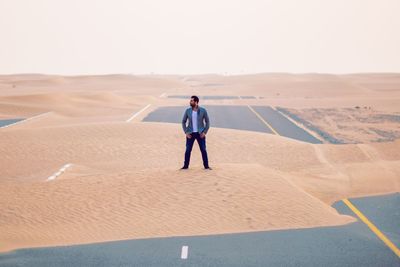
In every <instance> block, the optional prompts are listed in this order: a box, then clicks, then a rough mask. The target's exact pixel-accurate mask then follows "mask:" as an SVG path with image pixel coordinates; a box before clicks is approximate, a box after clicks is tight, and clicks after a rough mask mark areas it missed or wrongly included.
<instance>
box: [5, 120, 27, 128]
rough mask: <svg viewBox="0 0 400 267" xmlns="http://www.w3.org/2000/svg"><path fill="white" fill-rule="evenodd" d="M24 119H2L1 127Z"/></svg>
mask: <svg viewBox="0 0 400 267" xmlns="http://www.w3.org/2000/svg"><path fill="white" fill-rule="evenodd" d="M22 120H24V119H7V120H0V128H1V127H4V126H6V125H9V124H13V123H16V122H19V121H22Z"/></svg>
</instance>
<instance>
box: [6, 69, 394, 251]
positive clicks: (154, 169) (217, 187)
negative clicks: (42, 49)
mask: <svg viewBox="0 0 400 267" xmlns="http://www.w3.org/2000/svg"><path fill="white" fill-rule="evenodd" d="M378 78H379V79H383V78H382V77H381V76H379V77H378ZM35 79H37V80H38V81H40V83H39V82H38V83H34V82H32V81H33V80H35ZM52 79H55V80H54V81H53V80H52ZM349 79H351V82H350V81H349ZM355 79H360V78H359V77H358V76H356V77H355V78H354V77H350V76H349V77H344V76H340V77H338V76H335V75H317V74H307V75H289V74H258V75H248V76H232V77H224V76H218V75H200V76H154V77H152V76H144V77H139V76H130V75H106V76H79V77H58V76H56V77H53V76H45V75H43V76H40V75H38V76H37V75H25V76H21V77H18V76H1V77H0V86H1V88H4V91H1V93H0V118H14V117H21V116H22V117H30V116H33V115H35V114H38V113H41V112H47V111H50V113H48V114H46V115H45V116H42V117H40V118H38V119H32V120H30V121H27V122H24V123H20V124H18V125H15V126H11V127H8V128H4V129H0V144H1V145H0V154H1V155H2V157H0V166H2V167H1V169H0V207H1V209H2V212H1V214H0V250H1V251H6V250H11V249H15V248H20V247H35V246H49V245H64V244H77V243H90V242H100V241H106V240H119V239H129V238H142V237H155V236H182V235H204V234H216V233H231V232H247V231H261V230H273V229H288V228H308V227H317V226H331V225H341V224H345V223H349V222H352V221H354V218H351V217H347V216H341V215H339V214H338V213H337V212H336V211H335V210H334V209H333V208H331V207H330V205H331V204H332V203H333V202H334V201H337V200H340V199H342V198H345V197H354V196H362V195H374V194H384V193H390V192H396V191H397V192H398V191H399V190H400V178H399V177H400V167H399V166H400V152H399V151H400V140H397V141H392V142H380V143H363V144H345V145H330V144H322V145H312V144H308V143H303V142H299V141H296V140H292V139H287V138H285V137H281V136H275V135H268V134H263V133H257V132H248V131H240V130H230V129H218V128H211V130H210V132H209V134H208V136H207V146H208V151H209V158H210V162H211V164H212V166H213V167H214V170H213V171H211V172H208V171H204V170H203V169H202V166H201V156H200V153H199V151H198V149H197V146H195V148H194V150H193V153H192V163H191V169H189V170H188V171H179V170H178V169H179V168H180V167H181V165H182V162H183V153H184V149H185V146H184V136H183V134H182V130H181V126H180V125H179V124H168V123H149V122H146V123H144V122H141V118H142V117H143V116H144V115H145V114H146V112H150V111H151V109H154V108H156V107H157V106H168V105H182V108H184V106H185V105H187V100H186V99H170V98H160V97H159V96H160V95H161V94H163V93H167V94H184V95H191V94H200V93H201V95H225V94H228V95H255V96H263V97H264V98H257V99H256V100H229V101H226V102H223V103H222V104H239V105H247V104H248V103H256V104H258V105H276V104H279V105H280V106H285V107H289V108H301V107H310V106H311V107H313V106H312V105H313V104H315V105H317V106H325V107H330V108H343V106H340V105H339V104H342V105H353V104H354V103H355V102H356V101H359V100H360V97H361V98H363V99H366V100H368V101H370V103H373V104H374V106H375V108H376V107H380V106H382V107H383V106H385V112H393V113H395V112H398V110H397V107H396V106H395V105H394V104H389V105H387V103H392V102H393V99H395V100H396V98H393V95H395V96H396V97H397V98H398V92H394V91H393V90H384V93H382V94H381V95H380V97H379V98H375V95H374V94H375V93H373V94H372V95H371V96H368V95H366V93H368V92H371V91H375V89H371V88H365V86H364V85H363V86H361V87H360V86H359V80H355ZM363 79H364V80H365V79H367V78H363ZM375 79H377V78H375ZM392 79H394V78H392ZM50 80H51V81H50ZM353 80H354V81H353ZM367 80H368V81H367V82H368V83H372V82H373V81H374V78H373V77H372V78H371V77H370V78H368V79H367ZM18 81H20V82H19V83H16V84H17V87H16V88H11V87H10V84H12V83H14V82H18ZM22 81H25V82H22ZM363 82H364V83H366V82H365V81H363ZM353 83H354V84H353ZM5 86H6V87H5ZM338 88H339V89H338ZM2 90H3V89H2ZM277 93H279V95H277ZM311 94H313V97H314V98H309V96H310V95H311ZM251 101H252V102H251ZM204 102H206V103H211V104H212V103H218V104H221V101H216V100H210V101H204ZM204 102H201V103H200V104H203V103H204ZM343 103H344V104H343ZM148 104H152V107H151V108H149V109H148V110H146V111H145V112H144V114H142V115H140V116H138V117H137V118H135V119H134V120H133V121H131V122H129V123H128V122H126V120H127V119H128V118H129V117H131V116H132V114H134V113H135V112H137V111H139V110H140V109H142V108H143V107H144V106H146V105H148ZM394 125H396V124H394ZM393 127H394V126H393ZM67 163H70V164H72V165H71V167H69V168H68V169H67V170H66V171H65V172H64V173H62V174H61V175H60V176H58V177H57V178H56V179H54V180H52V181H47V179H48V178H49V177H50V176H52V175H53V174H54V173H56V172H58V170H59V169H60V168H61V167H62V166H64V165H65V164H67Z"/></svg>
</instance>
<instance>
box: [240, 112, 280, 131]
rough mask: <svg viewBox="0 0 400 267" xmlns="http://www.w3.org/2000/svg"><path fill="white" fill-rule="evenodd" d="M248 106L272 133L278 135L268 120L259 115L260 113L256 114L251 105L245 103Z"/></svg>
mask: <svg viewBox="0 0 400 267" xmlns="http://www.w3.org/2000/svg"><path fill="white" fill-rule="evenodd" d="M247 106H248V107H249V109H250V110H251V111H252V112H253V113H254V114H256V116H257V117H258V118H259V119H260V120H261V121H262V122H263V123H264V124H265V125H267V127H268V128H269V129H270V130H271V131H272V132H273V133H274V134H276V135H280V134H279V133H278V132H277V131H275V129H274V128H272V126H271V125H270V124H269V123H268V122H266V121H265V120H264V119H263V118H262V117H261V116H260V114H258V113H257V112H256V111H255V110H254V109H253V108H252V107H250V106H249V105H247Z"/></svg>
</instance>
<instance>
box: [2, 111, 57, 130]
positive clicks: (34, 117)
mask: <svg viewBox="0 0 400 267" xmlns="http://www.w3.org/2000/svg"><path fill="white" fill-rule="evenodd" d="M48 113H51V111H49V112H45V113H42V114H39V115H36V116H33V117H30V118H27V119H25V120H20V121H17V122H14V123H11V124H7V125H4V126H2V127H0V128H6V127H9V126H13V125H16V124H19V123H22V122H26V121H29V120H32V119H36V118H39V117H41V116H44V115H46V114H48Z"/></svg>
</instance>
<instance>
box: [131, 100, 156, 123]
mask: <svg viewBox="0 0 400 267" xmlns="http://www.w3.org/2000/svg"><path fill="white" fill-rule="evenodd" d="M150 106H151V104H148V105H147V106H145V107H144V108H142V109H141V110H139V111H138V112H136V113H135V114H133V115H132V117H130V118H129V119H127V120H126V122H130V121H131V120H133V119H134V118H135V117H136V116H137V115H139V114H140V113H142V112H143V111H145V110H146V109H148V108H149V107H150Z"/></svg>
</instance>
